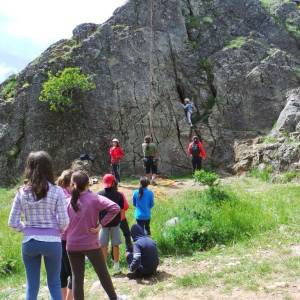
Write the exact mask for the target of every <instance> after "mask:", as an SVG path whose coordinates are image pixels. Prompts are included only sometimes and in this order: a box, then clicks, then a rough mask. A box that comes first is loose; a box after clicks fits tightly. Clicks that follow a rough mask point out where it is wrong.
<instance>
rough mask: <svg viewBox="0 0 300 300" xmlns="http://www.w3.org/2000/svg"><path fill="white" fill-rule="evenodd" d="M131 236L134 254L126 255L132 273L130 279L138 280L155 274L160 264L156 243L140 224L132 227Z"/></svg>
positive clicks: (128, 253) (129, 275)
mask: <svg viewBox="0 0 300 300" xmlns="http://www.w3.org/2000/svg"><path fill="white" fill-rule="evenodd" d="M131 236H132V238H133V241H134V245H133V252H127V253H126V260H127V264H128V268H129V271H130V272H131V273H129V274H128V277H129V278H138V277H144V276H151V275H153V274H155V272H156V270H157V267H158V264H159V257H158V251H157V247H156V243H155V242H154V241H153V240H152V239H151V238H150V237H149V236H147V235H146V234H145V232H144V229H143V228H142V227H141V226H140V225H138V224H134V225H133V226H132V227H131Z"/></svg>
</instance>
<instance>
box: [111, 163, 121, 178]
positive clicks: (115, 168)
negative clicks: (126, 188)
mask: <svg viewBox="0 0 300 300" xmlns="http://www.w3.org/2000/svg"><path fill="white" fill-rule="evenodd" d="M111 167H112V174H113V175H114V176H115V177H116V180H117V182H118V183H119V182H121V177H120V164H111Z"/></svg>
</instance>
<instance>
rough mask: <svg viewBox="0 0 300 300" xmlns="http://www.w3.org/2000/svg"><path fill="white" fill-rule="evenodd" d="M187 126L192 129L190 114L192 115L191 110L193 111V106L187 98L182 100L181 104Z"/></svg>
mask: <svg viewBox="0 0 300 300" xmlns="http://www.w3.org/2000/svg"><path fill="white" fill-rule="evenodd" d="M182 106H183V109H184V112H185V115H186V118H187V121H188V124H189V125H190V126H191V127H193V123H192V114H193V110H194V105H193V103H192V102H191V101H190V99H189V98H185V99H184V104H182Z"/></svg>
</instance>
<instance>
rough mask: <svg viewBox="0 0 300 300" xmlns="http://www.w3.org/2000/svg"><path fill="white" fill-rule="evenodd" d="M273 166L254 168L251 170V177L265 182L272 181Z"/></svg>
mask: <svg viewBox="0 0 300 300" xmlns="http://www.w3.org/2000/svg"><path fill="white" fill-rule="evenodd" d="M272 172H273V169H272V166H266V167H265V168H264V169H261V170H259V169H258V168H252V169H251V170H250V172H249V175H250V177H254V178H257V179H259V180H261V181H264V182H270V181H271V177H272Z"/></svg>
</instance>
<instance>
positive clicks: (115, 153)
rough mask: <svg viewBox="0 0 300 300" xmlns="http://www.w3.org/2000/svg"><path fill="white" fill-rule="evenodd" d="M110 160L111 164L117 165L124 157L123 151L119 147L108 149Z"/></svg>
mask: <svg viewBox="0 0 300 300" xmlns="http://www.w3.org/2000/svg"><path fill="white" fill-rule="evenodd" d="M109 155H110V160H111V162H112V163H119V162H120V161H121V160H122V158H123V157H124V151H123V149H122V148H121V147H120V146H117V147H111V148H110V149H109Z"/></svg>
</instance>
